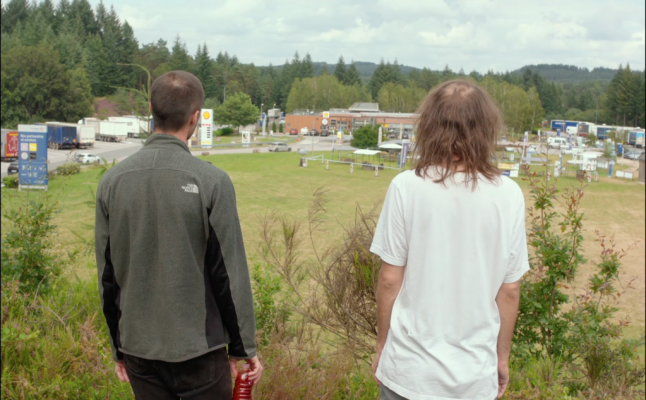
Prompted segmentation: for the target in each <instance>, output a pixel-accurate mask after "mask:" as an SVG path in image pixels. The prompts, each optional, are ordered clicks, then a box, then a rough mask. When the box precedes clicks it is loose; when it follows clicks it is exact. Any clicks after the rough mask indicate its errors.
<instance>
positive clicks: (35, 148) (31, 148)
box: [29, 143, 38, 151]
mask: <svg viewBox="0 0 646 400" xmlns="http://www.w3.org/2000/svg"><path fill="white" fill-rule="evenodd" d="M29 151H38V143H29Z"/></svg>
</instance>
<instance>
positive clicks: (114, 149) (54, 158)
mask: <svg viewBox="0 0 646 400" xmlns="http://www.w3.org/2000/svg"><path fill="white" fill-rule="evenodd" d="M141 147H142V144H141V140H140V139H127V140H125V141H123V142H120V143H110V142H96V143H95V144H94V147H91V148H89V149H79V150H76V149H75V150H72V151H71V150H52V149H48V150H47V158H48V159H49V167H48V169H49V170H50V171H52V170H55V169H56V168H57V167H58V166H60V165H63V164H65V163H66V162H68V160H70V161H71V158H72V155H73V153H74V152H79V153H90V154H94V155H97V156H99V157H102V158H105V159H106V160H107V161H108V162H112V160H113V159H117V161H120V160H123V159H124V158H126V157H128V156H130V155H132V154H134V153H136V152H137V150H139V149H141ZM7 167H9V163H8V162H3V163H2V177H3V178H4V177H5V176H7Z"/></svg>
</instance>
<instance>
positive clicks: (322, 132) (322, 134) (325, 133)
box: [321, 129, 330, 137]
mask: <svg viewBox="0 0 646 400" xmlns="http://www.w3.org/2000/svg"><path fill="white" fill-rule="evenodd" d="M321 136H323V137H327V136H330V131H328V130H327V129H325V130H322V131H321Z"/></svg>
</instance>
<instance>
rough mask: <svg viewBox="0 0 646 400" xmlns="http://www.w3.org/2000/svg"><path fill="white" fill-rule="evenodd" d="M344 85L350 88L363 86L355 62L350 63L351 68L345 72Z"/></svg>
mask: <svg viewBox="0 0 646 400" xmlns="http://www.w3.org/2000/svg"><path fill="white" fill-rule="evenodd" d="M344 84H345V85H348V86H354V85H361V76H360V75H359V70H358V69H357V66H356V65H355V64H354V61H352V63H350V67H348V69H347V70H346V71H345V81H344Z"/></svg>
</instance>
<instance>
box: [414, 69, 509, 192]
mask: <svg viewBox="0 0 646 400" xmlns="http://www.w3.org/2000/svg"><path fill="white" fill-rule="evenodd" d="M418 114H419V117H418V119H417V134H416V135H415V146H414V149H413V156H414V159H415V158H417V162H416V166H415V174H416V175H417V176H420V177H426V176H430V174H429V172H430V170H429V168H434V169H436V170H437V172H438V174H435V175H434V176H435V180H434V182H436V183H442V184H444V183H445V180H446V179H449V178H452V177H453V175H454V174H455V173H456V172H458V168H459V167H462V168H463V169H461V172H464V173H465V178H466V180H465V184H467V185H469V184H471V185H472V187H473V189H475V188H476V186H477V184H478V173H480V174H482V176H484V178H485V179H487V180H489V181H491V182H494V181H496V180H497V179H499V177H500V170H499V169H498V167H497V166H496V165H495V164H494V162H495V160H496V158H497V157H496V151H495V150H496V140H497V137H498V133H499V132H500V129H501V126H502V118H501V116H500V111H499V110H498V107H496V104H495V103H494V101H493V100H492V99H491V97H490V96H489V94H487V92H486V91H485V90H484V89H482V88H480V87H479V86H478V85H476V84H473V83H471V82H468V81H465V80H453V81H448V82H444V83H443V84H441V85H440V86H438V87H437V88H435V89H433V90H432V91H431V92H430V93H429V94H428V95H427V96H426V98H425V99H424V101H423V102H422V104H421V106H420V107H419V110H418Z"/></svg>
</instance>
